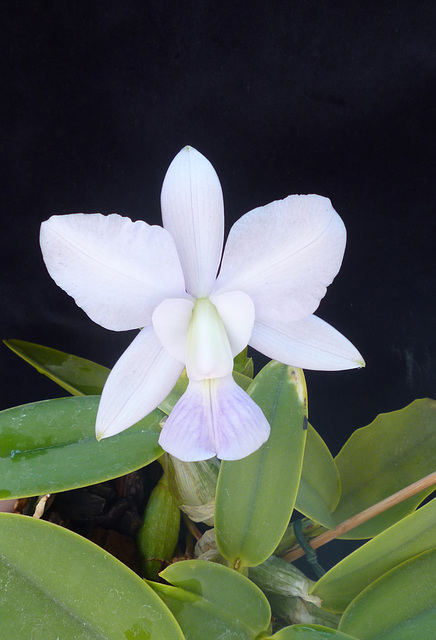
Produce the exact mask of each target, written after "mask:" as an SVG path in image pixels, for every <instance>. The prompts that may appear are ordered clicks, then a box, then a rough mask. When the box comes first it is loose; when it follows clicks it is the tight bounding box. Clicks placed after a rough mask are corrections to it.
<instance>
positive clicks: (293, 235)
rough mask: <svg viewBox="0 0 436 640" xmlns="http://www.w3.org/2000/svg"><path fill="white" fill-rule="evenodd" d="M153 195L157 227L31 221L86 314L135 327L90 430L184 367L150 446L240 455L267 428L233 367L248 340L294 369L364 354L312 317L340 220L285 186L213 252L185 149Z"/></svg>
mask: <svg viewBox="0 0 436 640" xmlns="http://www.w3.org/2000/svg"><path fill="white" fill-rule="evenodd" d="M161 205H162V219H163V227H159V226H150V225H148V224H147V223H145V222H143V221H138V222H132V221H131V220H130V219H129V218H125V217H121V216H119V215H117V214H111V215H108V216H104V215H101V214H99V213H97V214H83V213H77V214H70V215H61V216H57V215H56V216H52V217H51V218H50V219H49V220H47V221H46V222H44V223H43V224H42V226H41V248H42V253H43V257H44V261H45V264H46V266H47V269H48V271H49V273H50V275H51V277H52V278H53V279H54V280H55V282H56V283H57V284H58V285H59V286H60V287H62V289H64V290H65V291H66V292H67V293H69V294H70V295H71V296H73V298H74V299H75V301H76V303H77V304H78V305H79V306H80V307H82V308H83V309H84V310H85V312H86V313H87V314H88V316H89V317H90V318H91V319H92V320H94V322H97V323H98V324H100V325H101V326H103V327H105V328H107V329H112V330H114V331H125V330H128V329H139V328H140V329H141V330H140V332H139V334H138V335H137V336H136V337H135V339H134V340H133V342H132V343H131V345H130V346H129V347H128V348H127V350H126V351H125V352H124V354H123V355H122V356H121V358H120V359H119V360H118V362H117V363H116V364H115V366H114V368H113V369H112V371H111V373H110V375H109V377H108V379H107V382H106V384H105V387H104V389H103V393H102V396H101V401H100V405H99V409H98V414H97V420H96V434H97V438H99V439H100V438H105V437H109V436H112V435H115V434H117V433H120V432H121V431H123V430H124V429H127V428H128V427H130V426H131V425H133V424H135V423H136V422H138V421H139V420H141V419H142V418H143V417H145V416H146V415H148V414H149V413H150V412H151V411H153V410H154V409H155V408H156V407H157V406H158V405H159V404H160V402H162V400H163V399H164V398H165V397H166V396H167V395H168V394H169V392H170V391H171V390H172V388H173V387H174V385H175V383H176V381H177V380H178V378H179V376H180V375H181V373H182V371H183V369H184V368H185V367H186V372H187V375H188V378H189V384H188V388H187V390H186V392H185V393H184V394H183V396H182V397H181V398H180V400H179V401H178V402H177V404H176V405H175V407H174V409H173V411H172V412H171V414H170V416H169V417H168V419H167V421H166V423H165V425H164V427H163V429H162V432H161V435H160V438H159V443H160V445H161V446H162V448H163V449H164V450H166V451H168V452H169V453H171V454H172V455H174V456H176V457H177V458H179V459H181V460H185V461H194V460H204V459H207V458H210V457H212V456H214V455H217V456H218V457H219V458H221V459H224V460H235V459H239V458H243V457H245V456H247V455H249V454H250V453H252V452H253V451H255V450H256V449H258V448H259V447H260V446H261V445H262V444H263V443H264V442H265V441H266V440H267V439H268V436H269V431H270V427H269V424H268V422H267V420H266V418H265V416H264V415H263V413H262V411H261V409H260V408H259V407H258V406H257V405H256V404H255V403H254V402H253V400H251V398H250V397H249V396H248V395H247V394H246V393H245V392H244V391H243V390H242V389H241V388H240V387H239V386H238V385H237V384H236V383H235V381H234V380H233V377H232V369H233V358H234V356H235V355H237V354H238V353H239V352H241V351H242V350H243V349H244V348H245V347H246V346H247V344H249V345H250V346H252V347H253V348H254V349H256V350H258V351H260V352H261V353H263V354H265V355H266V356H268V357H269V358H273V359H275V360H278V361H280V362H282V363H284V364H287V365H291V366H295V367H303V368H308V369H318V370H325V371H327V370H341V369H351V368H354V367H360V366H363V365H364V362H363V360H362V357H361V355H360V354H359V352H358V351H357V350H356V349H355V347H354V346H353V345H352V344H351V343H350V342H349V341H348V340H347V339H346V338H345V337H344V336H342V335H341V334H340V333H339V332H338V331H336V329H334V328H333V327H331V326H330V325H328V324H327V323H326V322H324V321H323V320H321V319H319V318H318V317H315V316H314V315H312V314H313V312H314V311H315V310H316V309H317V307H318V305H319V303H320V300H321V299H322V298H323V296H324V295H325V292H326V287H327V286H328V285H329V284H330V283H331V281H332V280H333V278H334V277H335V275H336V274H337V272H338V270H339V268H340V265H341V262H342V257H343V254H344V249H345V240H346V232H345V227H344V224H343V222H342V220H341V218H340V217H339V216H338V214H337V213H336V212H335V211H334V209H333V208H332V206H331V203H330V200H328V199H327V198H324V197H321V196H317V195H307V196H289V197H287V198H285V199H284V200H279V201H276V202H272V203H271V204H268V205H266V206H264V207H259V208H257V209H254V210H253V211H250V212H249V213H246V214H245V215H244V216H242V218H240V219H239V220H238V221H237V222H236V223H235V224H234V225H233V227H232V229H231V230H230V233H229V236H228V240H227V244H226V246H225V249H224V253H223V238H224V207H223V196H222V190H221V185H220V182H219V180H218V176H217V174H216V173H215V170H214V168H213V167H212V165H211V164H210V162H209V161H208V160H207V159H206V158H205V157H204V156H202V155H201V154H200V153H199V152H198V151H196V150H195V149H193V148H192V147H185V148H184V149H182V151H180V153H179V154H178V155H177V156H176V157H175V158H174V160H173V162H172V163H171V165H170V167H169V169H168V171H167V174H166V176H165V179H164V183H163V187H162V194H161ZM220 265H221V266H220ZM218 271H219V273H218ZM217 274H218V275H217Z"/></svg>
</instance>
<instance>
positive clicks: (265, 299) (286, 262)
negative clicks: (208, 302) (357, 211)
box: [215, 195, 346, 322]
mask: <svg viewBox="0 0 436 640" xmlns="http://www.w3.org/2000/svg"><path fill="white" fill-rule="evenodd" d="M345 241H346V232H345V227H344V224H343V222H342V220H341V218H340V217H339V216H338V214H337V213H336V212H335V211H334V209H333V207H332V206H331V203H330V200H329V199H328V198H323V197H321V196H315V195H310V196H289V197H288V198H285V199H284V200H278V201H277V202H272V203H271V204H268V205H266V206H265V207H259V208H258V209H254V210H253V211H250V212H249V213H247V214H245V215H244V216H242V218H240V219H239V220H238V221H237V222H236V223H235V224H234V225H233V227H232V229H231V230H230V234H229V237H228V240H227V244H226V247H225V250H224V256H223V262H222V267H221V271H220V275H219V277H218V280H217V284H216V289H215V290H216V291H217V293H221V292H223V291H231V290H241V291H245V293H247V294H248V295H249V296H250V298H251V299H252V300H253V302H254V305H255V308H256V319H257V320H262V321H263V320H264V321H265V322H268V321H269V320H270V319H280V318H282V317H285V318H286V320H298V319H300V318H303V317H305V316H307V315H310V314H311V313H313V312H314V311H315V309H316V308H317V307H318V305H319V302H320V300H321V298H323V296H324V295H325V292H326V287H327V285H329V284H330V283H331V281H332V280H333V278H334V277H335V275H336V274H337V272H338V271H339V268H340V266H341V262H342V257H343V254H344V249H345Z"/></svg>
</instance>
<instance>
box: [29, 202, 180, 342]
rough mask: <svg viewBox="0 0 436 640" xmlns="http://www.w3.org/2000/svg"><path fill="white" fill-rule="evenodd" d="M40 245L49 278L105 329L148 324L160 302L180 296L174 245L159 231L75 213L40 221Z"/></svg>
mask: <svg viewBox="0 0 436 640" xmlns="http://www.w3.org/2000/svg"><path fill="white" fill-rule="evenodd" d="M40 241H41V249H42V254H43V257H44V261H45V264H46V266H47V269H48V272H49V273H50V275H51V277H52V278H53V279H54V280H55V282H56V283H57V284H58V285H59V286H60V287H61V288H62V289H64V290H65V291H66V292H67V293H69V294H70V296H72V297H73V298H74V299H75V301H76V303H77V304H78V305H79V307H82V308H83V309H84V310H85V311H86V313H87V314H88V315H89V317H90V318H91V319H92V320H94V322H97V323H98V324H100V325H101V326H103V327H106V328H107V329H112V330H115V331H124V330H127V329H138V328H139V327H143V326H145V325H148V324H150V321H151V313H152V311H153V309H154V308H155V307H156V306H157V305H158V304H159V302H161V300H162V299H163V298H166V297H169V296H171V297H177V296H179V295H180V296H183V295H185V293H184V287H185V285H184V279H183V273H182V269H181V266H180V262H179V259H178V256H177V251H176V248H175V246H174V241H173V239H172V238H171V236H170V234H169V233H168V232H167V231H165V230H164V229H162V228H161V227H154V226H153V227H151V226H149V225H148V224H147V223H145V222H142V221H139V222H132V221H131V220H130V218H123V217H122V216H119V215H117V214H111V215H109V216H103V215H101V214H99V213H95V214H84V213H76V214H70V215H64V216H52V217H51V218H50V219H49V220H47V221H46V222H43V224H42V225H41V236H40Z"/></svg>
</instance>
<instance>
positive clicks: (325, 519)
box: [295, 424, 341, 528]
mask: <svg viewBox="0 0 436 640" xmlns="http://www.w3.org/2000/svg"><path fill="white" fill-rule="evenodd" d="M340 494H341V482H340V479H339V471H338V469H337V467H336V464H335V461H334V460H333V456H332V454H331V453H330V451H329V449H328V447H327V445H326V444H325V442H324V440H323V439H322V438H321V436H320V435H319V434H318V433H317V432H316V431H315V429H314V428H313V427H312V425H310V424H309V425H308V429H307V439H306V448H305V451H304V458H303V470H302V472H301V479H300V486H299V487H298V494H297V500H296V502H295V508H296V509H298V511H300V512H301V513H303V514H304V515H305V516H307V517H308V518H310V519H311V520H314V521H315V522H318V523H320V524H322V525H324V526H325V527H327V528H333V527H334V523H333V519H332V516H331V513H332V511H334V510H335V508H336V506H337V504H338V502H339V497H340Z"/></svg>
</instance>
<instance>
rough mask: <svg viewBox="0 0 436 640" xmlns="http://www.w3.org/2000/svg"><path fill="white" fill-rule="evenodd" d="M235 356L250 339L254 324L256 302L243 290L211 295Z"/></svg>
mask: <svg viewBox="0 0 436 640" xmlns="http://www.w3.org/2000/svg"><path fill="white" fill-rule="evenodd" d="M211 300H212V302H213V304H214V305H215V307H216V309H217V311H218V313H219V315H220V318H221V320H222V322H223V325H224V328H225V330H226V333H227V337H228V339H229V342H230V347H231V349H232V355H233V357H235V356H236V355H238V353H240V352H241V351H242V349H245V347H246V346H247V344H248V343H249V341H250V336H251V331H252V329H253V324H254V304H253V301H252V300H251V298H250V296H247V294H246V293H243V292H242V291H230V292H229V293H222V294H219V295H216V296H211Z"/></svg>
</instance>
